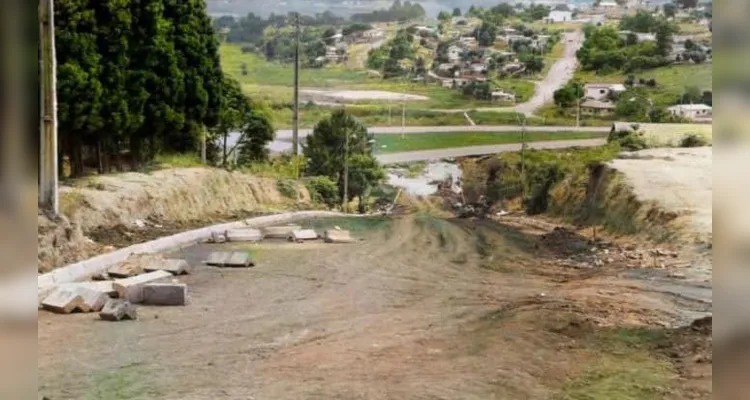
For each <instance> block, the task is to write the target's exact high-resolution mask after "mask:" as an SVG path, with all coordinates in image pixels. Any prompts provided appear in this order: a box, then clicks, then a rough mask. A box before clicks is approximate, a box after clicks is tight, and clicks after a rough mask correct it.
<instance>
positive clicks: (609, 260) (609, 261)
mask: <svg viewBox="0 0 750 400" xmlns="http://www.w3.org/2000/svg"><path fill="white" fill-rule="evenodd" d="M605 261H606V263H607V264H612V263H613V262H615V260H614V259H613V258H612V257H609V258H607V259H606V260H605Z"/></svg>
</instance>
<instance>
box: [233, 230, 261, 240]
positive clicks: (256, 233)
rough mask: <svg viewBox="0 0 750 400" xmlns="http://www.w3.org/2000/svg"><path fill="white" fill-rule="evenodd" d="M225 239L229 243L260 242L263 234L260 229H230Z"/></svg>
mask: <svg viewBox="0 0 750 400" xmlns="http://www.w3.org/2000/svg"><path fill="white" fill-rule="evenodd" d="M226 238H227V240H228V241H230V242H260V241H261V240H263V234H262V233H261V231H260V229H251V228H247V229H230V230H227V233H226Z"/></svg>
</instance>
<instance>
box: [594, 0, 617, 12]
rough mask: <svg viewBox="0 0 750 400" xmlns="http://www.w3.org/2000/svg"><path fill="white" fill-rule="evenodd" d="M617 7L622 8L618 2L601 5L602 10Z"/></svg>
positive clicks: (607, 2)
mask: <svg viewBox="0 0 750 400" xmlns="http://www.w3.org/2000/svg"><path fill="white" fill-rule="evenodd" d="M617 7H620V6H619V5H618V4H617V2H616V1H602V2H601V3H599V8H601V9H604V10H606V9H615V8H617Z"/></svg>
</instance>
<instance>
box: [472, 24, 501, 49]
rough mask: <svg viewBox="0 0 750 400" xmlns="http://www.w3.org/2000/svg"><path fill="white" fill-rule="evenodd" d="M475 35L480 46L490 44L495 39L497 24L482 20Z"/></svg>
mask: <svg viewBox="0 0 750 400" xmlns="http://www.w3.org/2000/svg"><path fill="white" fill-rule="evenodd" d="M475 35H476V36H475V37H476V39H477V42H478V43H479V45H480V46H492V45H493V44H494V43H495V40H496V39H497V25H495V24H491V23H488V22H483V23H482V25H481V26H480V27H479V28H478V29H477V31H476V33H475Z"/></svg>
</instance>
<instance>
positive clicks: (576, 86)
mask: <svg viewBox="0 0 750 400" xmlns="http://www.w3.org/2000/svg"><path fill="white" fill-rule="evenodd" d="M584 94H585V91H584V88H583V84H582V83H580V82H578V81H573V82H570V83H568V84H567V85H565V86H563V87H562V88H560V89H558V90H556V91H555V93H554V95H553V99H554V101H555V104H556V105H557V106H558V107H560V108H569V107H572V106H574V105H575V104H576V101H577V100H579V99H582V98H583V95H584Z"/></svg>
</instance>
